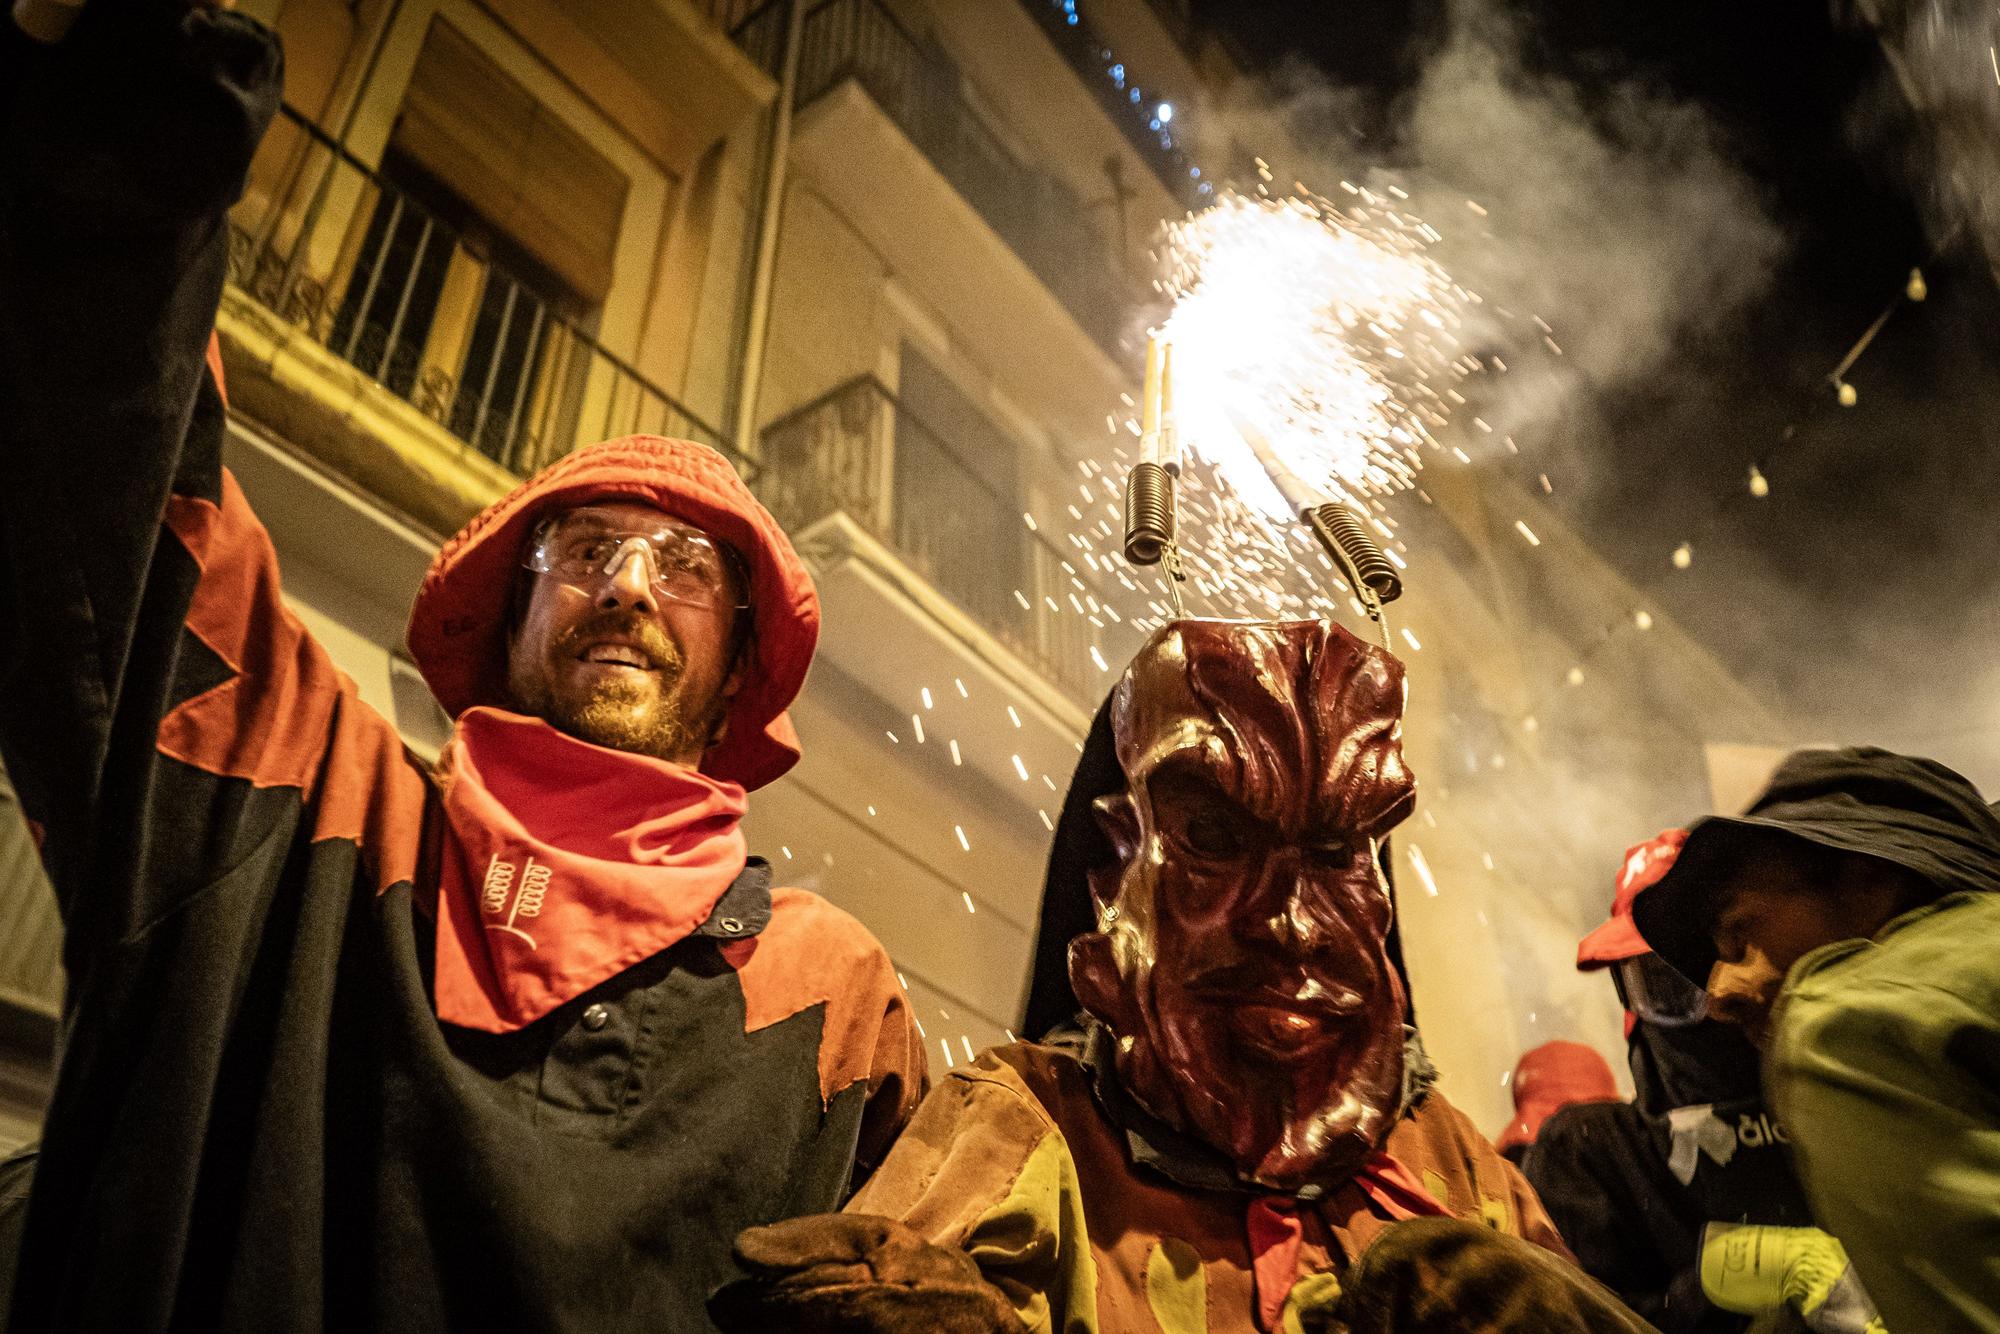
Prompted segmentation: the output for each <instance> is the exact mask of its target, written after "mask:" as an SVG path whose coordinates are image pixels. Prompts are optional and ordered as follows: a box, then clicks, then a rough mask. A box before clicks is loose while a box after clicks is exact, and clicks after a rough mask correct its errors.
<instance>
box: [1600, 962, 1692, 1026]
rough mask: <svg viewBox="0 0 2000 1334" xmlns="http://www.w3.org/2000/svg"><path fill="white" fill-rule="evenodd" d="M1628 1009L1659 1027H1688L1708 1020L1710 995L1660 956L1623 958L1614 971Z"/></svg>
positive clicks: (1619, 992)
mask: <svg viewBox="0 0 2000 1334" xmlns="http://www.w3.org/2000/svg"><path fill="white" fill-rule="evenodd" d="M1612 977H1613V978H1614V979H1615V980H1616V982H1617V985H1618V998H1619V999H1620V1000H1621V1001H1623V1002H1624V1003H1625V1008H1626V1009H1628V1010H1630V1011H1631V1012H1632V1013H1634V1014H1636V1015H1638V1016H1639V1018H1640V1019H1641V1020H1643V1021H1644V1022H1646V1023H1649V1024H1653V1025H1655V1026H1656V1027H1659V1028H1686V1027H1689V1026H1690V1025H1693V1024H1698V1023H1700V1022H1701V1021H1702V1020H1704V1019H1706V1018H1708V992H1707V991H1706V990H1704V989H1703V988H1701V987H1698V986H1696V985H1695V984H1694V983H1692V982H1690V981H1688V980H1687V979H1686V978H1684V977H1682V976H1681V975H1680V974H1679V973H1677V972H1675V971H1674V970H1673V968H1672V966H1671V965H1669V964H1668V963H1667V961H1666V960H1664V959H1662V958H1661V957H1660V956H1659V955H1657V954H1640V955H1636V956H1634V957H1633V958H1630V959H1621V960H1620V961H1619V962H1618V964H1617V965H1616V966H1615V967H1614V968H1613V970H1612Z"/></svg>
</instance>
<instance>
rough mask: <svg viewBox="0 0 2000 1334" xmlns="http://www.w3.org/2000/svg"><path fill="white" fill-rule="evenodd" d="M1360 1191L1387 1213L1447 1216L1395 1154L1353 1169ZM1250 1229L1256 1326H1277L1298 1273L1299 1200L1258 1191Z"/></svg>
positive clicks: (1249, 1218)
mask: <svg viewBox="0 0 2000 1334" xmlns="http://www.w3.org/2000/svg"><path fill="white" fill-rule="evenodd" d="M1354 1184H1355V1185H1357V1186H1359V1187H1361V1193H1362V1194H1363V1195H1366V1196H1367V1197H1368V1199H1369V1202H1370V1203H1372V1204H1374V1205H1375V1206H1376V1207H1377V1208H1379V1209H1380V1210H1381V1211H1382V1212H1383V1213H1385V1214H1387V1215H1389V1217H1391V1218H1393V1219H1396V1220H1398V1221H1401V1220H1402V1219H1405V1218H1426V1217H1429V1218H1449V1217H1451V1210H1449V1209H1447V1208H1445V1207H1444V1205H1443V1204H1442V1203H1441V1202H1439V1200H1438V1198H1437V1196H1435V1195H1433V1194H1431V1193H1430V1191H1428V1190H1426V1189H1425V1188H1424V1183H1423V1182H1422V1181H1419V1180H1418V1179H1417V1174H1416V1173H1415V1172H1412V1171H1411V1170H1410V1169H1409V1168H1408V1167H1406V1166H1405V1165H1404V1164H1403V1163H1402V1162H1401V1161H1400V1160H1398V1159H1396V1158H1392V1157H1390V1156H1389V1154H1388V1153H1386V1152H1384V1151H1381V1150H1378V1151H1377V1152H1376V1153H1375V1155H1374V1156H1373V1157H1371V1158H1370V1159H1369V1160H1368V1161H1367V1162H1365V1163H1363V1164H1362V1165H1361V1170H1360V1171H1358V1172H1356V1173H1355V1174H1354ZM1243 1222H1244V1226H1245V1228H1246V1229H1247V1230H1248V1231H1249V1233H1250V1272H1251V1276H1252V1278H1253V1279H1254V1280H1255V1282H1256V1287H1257V1328H1259V1329H1265V1330H1276V1329H1277V1328H1278V1327H1279V1323H1280V1322H1281V1321H1282V1320H1283V1319H1284V1314H1285V1299H1286V1298H1287V1297H1289V1296H1291V1293H1292V1284H1293V1283H1294V1282H1295V1281H1296V1280H1297V1278H1298V1276H1299V1251H1300V1250H1301V1249H1302V1243H1303V1242H1304V1240H1305V1225H1304V1223H1302V1222H1301V1221H1300V1219H1299V1212H1298V1205H1297V1204H1296V1203H1295V1202H1294V1201H1292V1200H1289V1199H1286V1198H1285V1197H1283V1196H1279V1195H1259V1196H1258V1197H1257V1198H1256V1199H1254V1200H1252V1201H1250V1207H1249V1210H1248V1212H1247V1213H1246V1214H1245V1216H1244V1220H1243Z"/></svg>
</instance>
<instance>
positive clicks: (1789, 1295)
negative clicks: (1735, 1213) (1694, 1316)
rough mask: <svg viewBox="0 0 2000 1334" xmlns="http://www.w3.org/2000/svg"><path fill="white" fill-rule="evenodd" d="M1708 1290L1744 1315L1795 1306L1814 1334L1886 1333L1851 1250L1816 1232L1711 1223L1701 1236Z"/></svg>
mask: <svg viewBox="0 0 2000 1334" xmlns="http://www.w3.org/2000/svg"><path fill="white" fill-rule="evenodd" d="M1701 1290H1702V1293H1703V1295H1705V1296H1706V1297H1707V1298H1708V1299H1709V1301H1711V1302H1713V1303H1715V1305H1717V1306H1719V1307H1721V1308H1722V1309H1723V1310H1725V1311H1734V1312H1736V1313H1737V1314H1739V1315H1762V1314H1765V1313H1767V1312H1770V1311H1777V1310H1782V1309H1785V1308H1787V1307H1789V1308H1790V1309H1791V1310H1794V1311H1796V1312H1798V1313H1799V1316H1800V1318H1801V1319H1803V1320H1804V1321H1805V1323H1806V1327H1807V1328H1808V1329H1811V1330H1812V1331H1814V1334H1884V1328H1883V1325H1882V1318H1881V1317H1880V1316H1878V1315H1876V1314H1875V1306H1874V1303H1872V1302H1870V1301H1869V1300H1868V1294H1867V1293H1866V1292H1864V1291H1862V1288H1861V1280H1860V1279H1859V1278H1857V1277H1856V1276H1855V1273H1854V1266H1853V1265H1852V1264H1850V1263H1849V1262H1848V1258H1847V1249H1846V1247H1844V1246H1842V1245H1841V1244H1840V1242H1839V1241H1838V1240H1836V1239H1835V1238H1833V1237H1831V1236H1829V1235H1828V1234H1826V1233H1824V1232H1822V1231H1820V1230H1819V1229H1818V1228H1816V1227H1772V1226H1766V1225H1762V1224H1755V1223H1710V1224H1709V1225H1708V1226H1707V1227H1706V1228H1704V1229H1702V1234H1701Z"/></svg>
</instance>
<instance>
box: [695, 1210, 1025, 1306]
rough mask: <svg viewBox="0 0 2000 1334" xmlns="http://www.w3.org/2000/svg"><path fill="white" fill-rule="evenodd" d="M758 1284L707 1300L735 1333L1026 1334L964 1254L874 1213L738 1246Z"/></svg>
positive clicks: (746, 1237) (758, 1231)
mask: <svg viewBox="0 0 2000 1334" xmlns="http://www.w3.org/2000/svg"><path fill="white" fill-rule="evenodd" d="M736 1259H737V1262H738V1263H739V1264H741V1265H742V1267H743V1268H744V1270H746V1271H747V1272H748V1273H749V1275H750V1277H748V1278H746V1279H741V1280H739V1281H737V1282H735V1283H731V1284H729V1285H727V1286H726V1287H724V1288H723V1289H722V1290H721V1291H719V1292H717V1293H716V1294H715V1295H714V1296H713V1297H711V1298H709V1301H708V1313H709V1316H710V1318H711V1319H713V1320H714V1321H715V1323H716V1324H717V1325H719V1326H721V1327H722V1329H723V1330H725V1331H727V1334H752V1332H753V1331H757V1332H759V1334H761V1331H765V1330H774V1329H782V1330H790V1331H795V1332H796V1334H1020V1330H1021V1328H1022V1326H1021V1320H1020V1317H1019V1316H1017V1315H1015V1313H1014V1306H1013V1303H1011V1302H1009V1301H1008V1300H1007V1295H1006V1294H1005V1293H1003V1292H1002V1291H1001V1290H1000V1289H999V1288H997V1287H995V1286H993V1285H992V1284H991V1283H988V1282H987V1281H986V1280H985V1279H984V1278H983V1277H981V1276H980V1273H979V1267H978V1266H977V1265H975V1264H974V1263H973V1262H972V1257H971V1256H969V1255H967V1254H965V1252H963V1251H960V1250H955V1249H948V1248H946V1247H943V1246H936V1245H933V1244H932V1243H930V1242H928V1241H926V1240H925V1239H924V1238H923V1237H921V1236H919V1235H918V1234H917V1233H916V1232H915V1231H914V1230H913V1229H911V1228H910V1227H909V1226H908V1225H907V1224H904V1223H901V1222H898V1221H897V1220H895V1219H893V1218H881V1217H877V1216H875V1215H872V1214H812V1215H808V1216H807V1217H805V1218H794V1219H791V1220H789V1221H787V1222H783V1223H773V1224H772V1225H770V1226H769V1227H753V1228H749V1229H747V1230H745V1231H744V1232H743V1233H742V1235H740V1236H739V1237H737V1238H736Z"/></svg>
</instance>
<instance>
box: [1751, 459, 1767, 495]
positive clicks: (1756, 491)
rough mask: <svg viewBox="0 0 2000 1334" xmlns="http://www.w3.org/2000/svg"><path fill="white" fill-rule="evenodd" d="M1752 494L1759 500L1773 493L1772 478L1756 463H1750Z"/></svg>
mask: <svg viewBox="0 0 2000 1334" xmlns="http://www.w3.org/2000/svg"><path fill="white" fill-rule="evenodd" d="M1750 494H1751V495H1753V496H1755V497H1757V499H1759V500H1762V499H1763V498H1764V497H1765V496H1768V495H1770V494H1771V479H1770V478H1768V477H1766V476H1765V475H1764V474H1763V473H1762V472H1761V471H1760V470H1759V469H1758V467H1757V465H1756V464H1754V463H1753V464H1751V465H1750Z"/></svg>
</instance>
